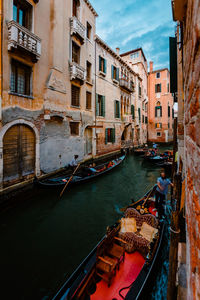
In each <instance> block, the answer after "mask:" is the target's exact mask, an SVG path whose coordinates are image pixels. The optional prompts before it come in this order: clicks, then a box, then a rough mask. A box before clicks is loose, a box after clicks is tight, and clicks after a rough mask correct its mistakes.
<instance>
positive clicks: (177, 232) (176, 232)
mask: <svg viewBox="0 0 200 300" xmlns="http://www.w3.org/2000/svg"><path fill="white" fill-rule="evenodd" d="M169 229H170V231H171V232H173V233H175V234H179V233H180V232H181V231H180V229H179V230H178V231H175V230H173V229H172V228H171V226H170V227H169Z"/></svg>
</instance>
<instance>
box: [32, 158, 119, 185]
mask: <svg viewBox="0 0 200 300" xmlns="http://www.w3.org/2000/svg"><path fill="white" fill-rule="evenodd" d="M124 159H125V155H122V156H120V157H118V158H116V159H113V160H111V161H109V162H107V163H105V164H102V165H99V166H97V167H92V168H89V167H87V168H84V169H83V170H80V171H79V172H77V174H76V175H74V176H73V178H72V180H71V181H70V185H74V184H78V183H83V182H87V181H89V180H92V179H94V178H96V177H99V176H101V175H103V174H105V173H108V172H110V171H111V170H113V169H114V168H115V167H117V166H119V165H120V164H121V163H122V162H123V160H124ZM69 179H70V175H68V176H64V175H63V176H61V177H56V178H47V179H43V180H37V179H36V180H35V183H36V184H37V185H40V186H42V187H46V188H51V187H52V188H55V187H60V186H64V185H65V184H66V183H67V182H68V180H69Z"/></svg>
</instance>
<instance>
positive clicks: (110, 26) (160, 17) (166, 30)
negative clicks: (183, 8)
mask: <svg viewBox="0 0 200 300" xmlns="http://www.w3.org/2000/svg"><path fill="white" fill-rule="evenodd" d="M91 3H92V5H93V6H94V8H95V9H96V10H97V12H98V14H99V17H98V18H97V34H98V35H99V36H100V37H101V38H102V39H103V40H105V42H106V43H107V44H108V45H110V47H111V48H113V49H115V48H116V47H120V48H121V53H122V52H126V51H129V50H132V49H135V48H137V47H143V50H144V52H145V55H146V57H147V59H148V61H149V60H153V61H154V66H155V68H157V67H159V68H160V67H168V65H169V62H168V61H169V38H168V37H169V36H174V32H175V30H174V27H175V25H174V23H173V21H172V15H171V3H170V1H169V0H151V1H150V0H123V1H122V0H109V1H108V0H101V1H98V0H91Z"/></svg>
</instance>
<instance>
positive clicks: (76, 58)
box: [72, 42, 80, 64]
mask: <svg viewBox="0 0 200 300" xmlns="http://www.w3.org/2000/svg"><path fill="white" fill-rule="evenodd" d="M72 61H73V62H75V63H77V64H79V63H80V47H79V46H78V45H77V44H76V43H74V42H72Z"/></svg>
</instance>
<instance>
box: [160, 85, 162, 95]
mask: <svg viewBox="0 0 200 300" xmlns="http://www.w3.org/2000/svg"><path fill="white" fill-rule="evenodd" d="M161 92H162V85H161V83H160V93H161Z"/></svg>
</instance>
